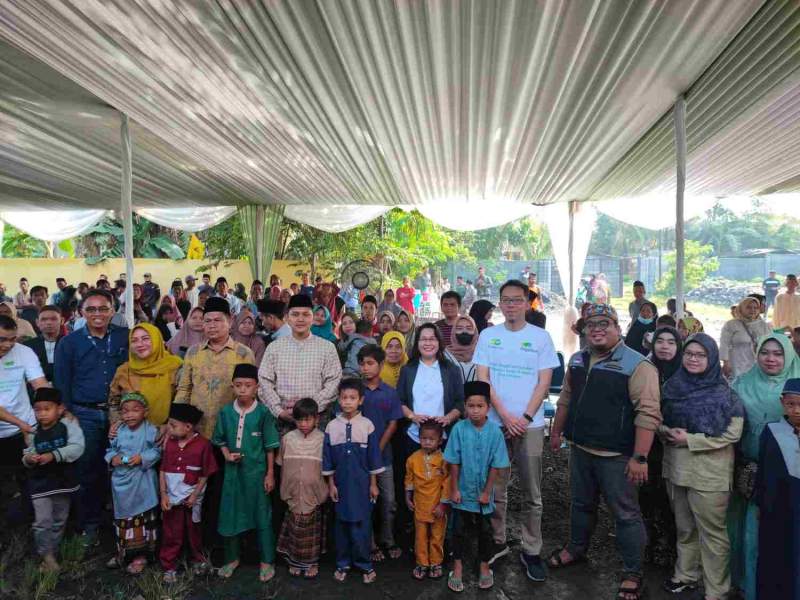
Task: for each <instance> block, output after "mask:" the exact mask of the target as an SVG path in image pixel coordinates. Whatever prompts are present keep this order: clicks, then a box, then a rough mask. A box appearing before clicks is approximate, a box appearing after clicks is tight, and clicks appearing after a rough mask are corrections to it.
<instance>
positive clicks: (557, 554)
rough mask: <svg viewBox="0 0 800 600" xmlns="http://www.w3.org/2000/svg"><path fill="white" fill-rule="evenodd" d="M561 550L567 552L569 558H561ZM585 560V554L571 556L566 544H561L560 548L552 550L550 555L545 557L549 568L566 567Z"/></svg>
mask: <svg viewBox="0 0 800 600" xmlns="http://www.w3.org/2000/svg"><path fill="white" fill-rule="evenodd" d="M562 552H566V553H567V554H569V556H570V559H569V560H566V561H565V560H564V559H562V558H561V553H562ZM585 562H586V556H572V554H570V552H569V551H568V550H567V547H566V546H563V547H562V548H561V549H560V550H554V551H553V552H552V553H551V554H550V556H548V557H547V566H548V567H550V568H551V569H566V568H567V567H574V566H575V565H579V564H581V563H585Z"/></svg>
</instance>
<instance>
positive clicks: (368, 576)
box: [361, 569, 378, 584]
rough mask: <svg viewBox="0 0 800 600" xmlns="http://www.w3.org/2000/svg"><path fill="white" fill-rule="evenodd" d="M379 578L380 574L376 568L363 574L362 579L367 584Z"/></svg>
mask: <svg viewBox="0 0 800 600" xmlns="http://www.w3.org/2000/svg"><path fill="white" fill-rule="evenodd" d="M377 578H378V574H377V573H376V572H375V569H372V571H367V572H366V573H364V574H363V575H362V576H361V581H363V582H364V583H366V584H370V583H375V580H376V579H377Z"/></svg>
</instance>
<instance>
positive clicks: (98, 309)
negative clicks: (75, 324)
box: [83, 306, 111, 315]
mask: <svg viewBox="0 0 800 600" xmlns="http://www.w3.org/2000/svg"><path fill="white" fill-rule="evenodd" d="M83 312H85V313H86V314H87V315H95V314H97V313H100V314H101V315H106V314H108V313H110V312H111V307H110V306H87V307H86V308H84V309H83Z"/></svg>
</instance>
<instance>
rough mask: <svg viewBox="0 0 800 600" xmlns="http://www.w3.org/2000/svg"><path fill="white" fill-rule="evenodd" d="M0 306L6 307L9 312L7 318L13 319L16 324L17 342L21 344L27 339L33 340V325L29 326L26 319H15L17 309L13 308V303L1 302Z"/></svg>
mask: <svg viewBox="0 0 800 600" xmlns="http://www.w3.org/2000/svg"><path fill="white" fill-rule="evenodd" d="M2 304H3V305H5V306H7V307H8V310H10V311H11V313H10V314H9V315H8V316H9V317H11V318H12V319H14V322H15V323H16V324H17V338H18V339H19V341H20V342H22V341H24V340H26V339H28V338H35V337H36V331H34V329H33V325H31V324H30V323H29V322H28V320H27V319H20V318H19V317H17V307H16V306H14V303H13V302H3V303H2Z"/></svg>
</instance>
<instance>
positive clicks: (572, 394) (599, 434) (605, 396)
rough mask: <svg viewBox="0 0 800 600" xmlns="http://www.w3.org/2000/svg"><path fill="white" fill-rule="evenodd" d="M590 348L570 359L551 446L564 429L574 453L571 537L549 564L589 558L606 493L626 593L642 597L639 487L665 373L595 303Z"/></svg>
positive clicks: (587, 319) (589, 319)
mask: <svg viewBox="0 0 800 600" xmlns="http://www.w3.org/2000/svg"><path fill="white" fill-rule="evenodd" d="M584 324H585V325H584V332H585V334H586V338H587V341H588V348H587V349H586V350H584V351H583V352H578V353H576V354H574V355H573V356H572V358H571V359H570V361H569V368H568V370H567V373H566V376H565V378H564V385H563V388H562V392H561V395H560V396H559V399H558V410H557V412H556V417H555V421H554V424H553V430H552V433H551V437H550V447H551V449H552V450H553V451H554V452H557V451H558V449H559V447H560V444H561V434H562V432H563V433H564V435H565V437H566V438H567V439H568V440H569V441H570V442H571V443H572V451H571V455H570V461H569V462H570V493H571V500H572V502H571V512H570V540H569V542H568V543H567V544H566V545H565V546H564V547H563V548H562V549H561V550H559V551H556V552H554V553H553V554H552V555H551V557H550V559H549V561H548V566H549V567H550V568H552V569H557V568H560V567H565V566H567V565H570V564H573V563H575V562H582V561H585V560H586V552H587V550H588V549H589V540H590V537H591V534H592V529H593V525H594V523H595V521H596V519H597V506H598V502H599V499H600V495H601V494H602V495H603V497H604V498H605V500H606V504H607V505H608V507H609V509H610V511H611V514H612V515H613V516H614V520H615V522H616V533H617V547H618V548H619V552H620V554H621V555H622V563H623V575H622V581H621V583H620V588H619V597H620V598H624V599H626V600H628V599H630V598H639V597H640V592H641V589H642V583H643V579H642V577H643V574H642V561H643V558H644V549H645V544H646V542H647V534H646V533H645V528H644V522H643V520H642V513H641V511H640V509H639V498H638V496H639V493H638V486H640V485H642V484H644V483H645V482H647V477H648V472H647V455H648V453H649V452H650V446H651V444H652V443H653V435H654V433H655V431H656V429H657V428H658V426H659V425H660V424H661V410H660V391H659V382H658V371H657V370H656V368H655V367H654V366H653V365H652V364H651V363H650V362H649V361H648V360H647V359H645V358H644V357H643V356H642V355H641V354H639V353H638V352H636V351H635V350H632V349H631V348H628V347H627V346H626V345H625V344H624V343H623V342H622V341H621V332H620V327H619V321H618V318H617V312H616V311H615V310H614V308H612V307H611V306H609V305H606V304H592V305H590V306H589V307H587V309H586V311H585V314H584Z"/></svg>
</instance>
